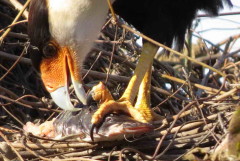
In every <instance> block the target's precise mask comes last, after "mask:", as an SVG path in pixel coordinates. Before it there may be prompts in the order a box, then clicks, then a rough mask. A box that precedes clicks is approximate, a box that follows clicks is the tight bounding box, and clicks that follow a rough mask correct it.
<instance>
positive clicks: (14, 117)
mask: <svg viewBox="0 0 240 161" xmlns="http://www.w3.org/2000/svg"><path fill="white" fill-rule="evenodd" d="M1 106H2V105H1ZM2 108H3V109H4V111H6V112H7V113H8V114H9V115H10V116H12V118H13V119H15V120H16V121H17V122H18V123H19V124H20V125H22V126H23V125H24V123H22V121H20V120H19V119H18V118H17V117H16V116H14V115H13V114H12V113H11V112H10V111H8V109H7V108H6V107H5V106H2Z"/></svg>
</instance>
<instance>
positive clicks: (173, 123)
mask: <svg viewBox="0 0 240 161" xmlns="http://www.w3.org/2000/svg"><path fill="white" fill-rule="evenodd" d="M223 86H224V84H223V85H222V86H221V88H220V90H219V92H220V91H221V90H222V88H223ZM219 92H218V93H217V94H219ZM217 94H215V95H217ZM215 95H213V96H210V97H207V98H201V99H199V100H198V101H200V100H201V101H204V100H206V99H209V98H213V97H214V96H215ZM198 101H193V102H191V103H189V104H188V105H187V106H185V107H183V109H182V110H181V111H180V112H179V113H178V114H177V115H175V116H172V117H171V118H172V119H173V121H172V124H171V125H170V127H169V128H168V129H167V133H169V132H170V131H171V130H172V128H173V127H174V126H175V124H176V122H177V120H178V119H179V118H181V117H182V114H183V113H184V112H185V111H186V110H187V109H188V108H190V107H191V106H192V105H194V104H196V103H197V102H198ZM199 108H200V107H199ZM189 111H190V110H189ZM167 122H168V121H167V119H164V120H162V123H163V124H162V127H164V126H166V125H167ZM165 137H166V135H164V136H163V137H162V139H161V140H163V139H164V138H165ZM161 140H160V141H159V143H158V145H157V148H156V150H155V152H154V154H153V156H152V158H153V159H155V158H156V156H157V153H158V152H159V150H160V147H161V145H162V141H161Z"/></svg>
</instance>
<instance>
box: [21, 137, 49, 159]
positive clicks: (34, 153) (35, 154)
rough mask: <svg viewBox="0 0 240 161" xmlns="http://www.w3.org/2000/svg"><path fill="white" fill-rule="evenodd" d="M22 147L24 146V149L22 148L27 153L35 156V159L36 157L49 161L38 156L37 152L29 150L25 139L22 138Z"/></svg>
mask: <svg viewBox="0 0 240 161" xmlns="http://www.w3.org/2000/svg"><path fill="white" fill-rule="evenodd" d="M22 145H24V147H23V148H24V149H26V150H27V151H28V152H30V153H32V154H33V155H34V156H36V157H38V158H40V159H42V160H49V161H50V159H48V158H45V157H43V156H41V155H39V154H38V153H37V152H35V151H33V150H32V149H30V148H29V146H28V145H27V144H26V137H24V138H23V139H22Z"/></svg>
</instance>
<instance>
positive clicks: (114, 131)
mask: <svg viewBox="0 0 240 161" xmlns="http://www.w3.org/2000/svg"><path fill="white" fill-rule="evenodd" d="M96 110H97V108H96V107H95V106H90V107H83V108H81V110H79V111H63V112H62V113H60V114H59V115H58V116H57V117H56V118H54V119H53V120H52V121H46V122H44V123H43V124H41V125H35V124H32V123H27V124H26V125H25V127H24V130H25V131H26V132H30V133H33V134H34V135H38V136H43V133H44V136H48V137H49V138H52V139H57V140H61V139H62V138H71V139H72V138H74V139H77V140H79V141H84V142H93V138H94V142H101V141H115V140H116V141H117V140H118V141H119V140H124V139H126V138H130V137H137V136H140V135H142V134H145V133H149V132H152V131H153V130H154V126H153V125H152V124H150V123H141V122H138V121H136V120H134V119H133V118H131V117H130V116H128V115H126V114H124V113H111V114H108V115H106V116H105V118H104V119H103V121H102V123H101V124H100V125H99V126H98V127H97V128H94V131H93V133H92V134H91V128H92V124H91V118H92V115H93V114H94V112H95V111H96ZM34 126H36V128H39V129H40V132H37V131H38V130H36V128H35V129H34V128H32V127H34ZM50 133H51V134H50ZM91 135H92V136H91Z"/></svg>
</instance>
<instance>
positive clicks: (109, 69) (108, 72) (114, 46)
mask: <svg viewBox="0 0 240 161" xmlns="http://www.w3.org/2000/svg"><path fill="white" fill-rule="evenodd" d="M117 28H118V26H117V25H115V30H116V31H115V35H114V41H116V39H117V34H118V30H117ZM115 49H116V44H113V47H112V52H111V57H110V64H109V67H108V71H107V77H106V79H105V83H107V81H108V78H109V74H110V71H111V67H112V61H113V55H114V52H115Z"/></svg>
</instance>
